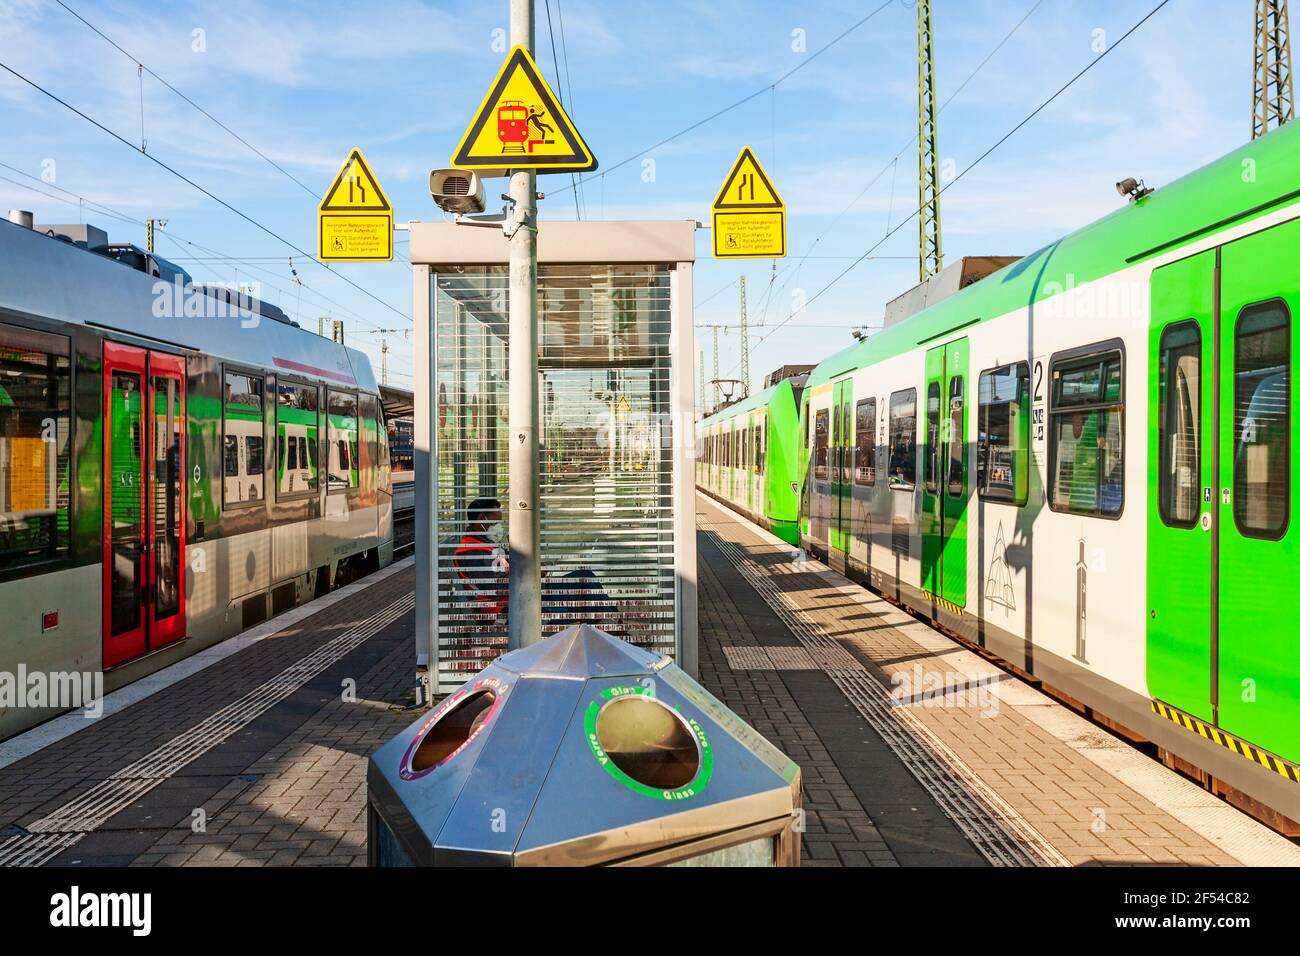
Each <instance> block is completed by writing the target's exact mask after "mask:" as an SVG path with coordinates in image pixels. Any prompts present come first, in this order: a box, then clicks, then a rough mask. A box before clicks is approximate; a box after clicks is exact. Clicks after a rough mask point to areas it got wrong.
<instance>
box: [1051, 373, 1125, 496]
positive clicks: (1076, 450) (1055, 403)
mask: <svg viewBox="0 0 1300 956" xmlns="http://www.w3.org/2000/svg"><path fill="white" fill-rule="evenodd" d="M1051 367H1052V372H1051V380H1052V394H1051V410H1050V413H1049V414H1050V419H1051V421H1050V424H1049V435H1050V440H1049V442H1048V449H1047V454H1048V478H1049V481H1048V484H1049V491H1048V501H1049V503H1050V504H1051V506H1052V509H1053V510H1054V511H1068V512H1072V513H1074V514H1083V515H1097V516H1104V517H1118V515H1119V513H1120V512H1121V511H1123V510H1124V360H1123V357H1122V355H1121V353H1120V352H1119V351H1117V350H1114V349H1108V350H1105V351H1101V352H1092V353H1090V354H1086V355H1083V356H1072V357H1067V358H1066V359H1063V360H1060V361H1057V360H1056V359H1055V358H1054V359H1053V360H1052V366H1051Z"/></svg>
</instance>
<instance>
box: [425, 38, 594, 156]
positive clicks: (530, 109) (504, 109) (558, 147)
mask: <svg viewBox="0 0 1300 956" xmlns="http://www.w3.org/2000/svg"><path fill="white" fill-rule="evenodd" d="M451 164H452V165H453V166H459V167H461V168H464V169H475V170H493V169H500V170H506V169H535V170H537V171H538V172H539V173H568V172H584V171H590V170H593V169H595V168H596V158H595V157H594V156H592V155H591V150H589V149H588V148H587V144H586V143H585V142H583V139H582V136H581V135H580V134H579V133H578V130H577V129H576V128H575V127H574V125H573V122H572V121H571V120H570V119H569V116H568V114H567V113H565V112H564V107H563V106H561V105H560V102H559V100H558V99H557V98H556V97H555V95H554V94H553V93H552V92H551V88H550V87H549V86H547V85H546V80H544V79H542V75H541V73H540V72H539V71H538V69H537V64H536V63H535V62H533V58H532V57H531V56H529V55H528V51H527V50H526V49H524V48H523V47H521V46H517V47H515V48H514V49H513V50H511V51H510V55H509V56H508V57H506V61H505V63H504V64H503V65H502V67H501V72H499V73H498V74H497V78H496V80H495V81H494V82H493V84H492V86H491V87H489V89H488V93H487V96H485V97H483V103H482V105H480V106H479V108H478V112H477V113H476V114H475V116H474V121H473V122H472V123H470V124H469V129H467V130H466V131H465V135H464V136H463V137H461V141H460V145H459V146H457V147H456V152H455V154H453V156H452V157H451Z"/></svg>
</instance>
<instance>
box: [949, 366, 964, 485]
mask: <svg viewBox="0 0 1300 956" xmlns="http://www.w3.org/2000/svg"><path fill="white" fill-rule="evenodd" d="M965 493H966V378H965V376H962V375H954V376H953V379H952V381H951V382H949V383H948V494H949V495H951V496H953V497H958V496H960V495H963V494H965Z"/></svg>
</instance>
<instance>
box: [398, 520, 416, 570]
mask: <svg viewBox="0 0 1300 956" xmlns="http://www.w3.org/2000/svg"><path fill="white" fill-rule="evenodd" d="M414 553H415V509H414V508H401V509H398V510H394V511H393V560H395V561H396V560H399V559H401V558H405V557H407V556H408V555H411V554H414Z"/></svg>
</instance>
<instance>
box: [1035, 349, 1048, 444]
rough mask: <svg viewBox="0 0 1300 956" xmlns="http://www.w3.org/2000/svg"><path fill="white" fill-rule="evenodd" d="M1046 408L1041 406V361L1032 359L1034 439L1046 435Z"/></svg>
mask: <svg viewBox="0 0 1300 956" xmlns="http://www.w3.org/2000/svg"><path fill="white" fill-rule="evenodd" d="M1046 418H1047V414H1046V410H1045V409H1044V408H1043V363H1042V361H1041V360H1039V359H1035V360H1034V418H1033V422H1034V441H1043V440H1044V439H1045V438H1046V437H1047V423H1046Z"/></svg>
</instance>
